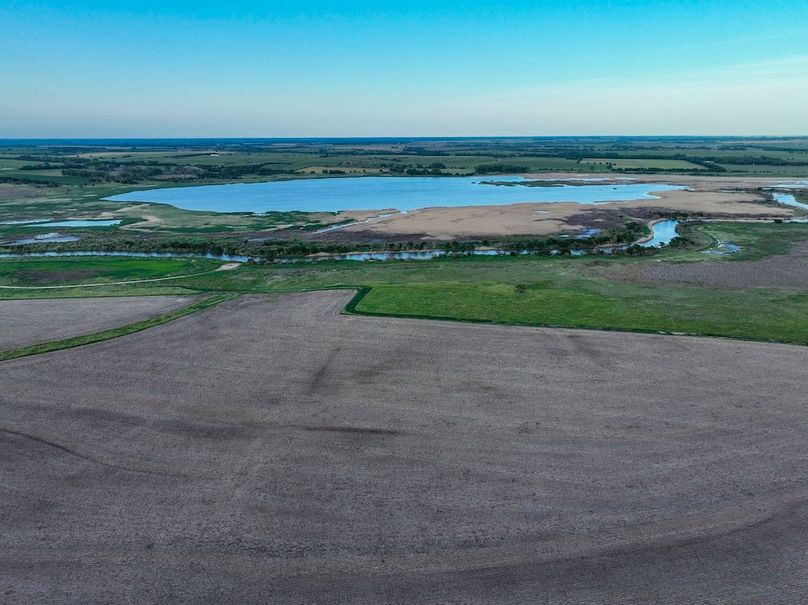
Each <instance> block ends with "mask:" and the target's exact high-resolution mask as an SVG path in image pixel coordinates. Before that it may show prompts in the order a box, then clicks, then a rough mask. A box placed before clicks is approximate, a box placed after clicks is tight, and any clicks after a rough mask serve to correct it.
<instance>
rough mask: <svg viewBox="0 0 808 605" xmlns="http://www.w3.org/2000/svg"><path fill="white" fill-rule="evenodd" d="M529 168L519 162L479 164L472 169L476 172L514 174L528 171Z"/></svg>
mask: <svg viewBox="0 0 808 605" xmlns="http://www.w3.org/2000/svg"><path fill="white" fill-rule="evenodd" d="M529 171H530V168H528V167H527V166H522V165H519V164H506V163H501V164H480V165H479V166H477V167H476V168H475V169H474V172H476V173H477V174H515V173H519V172H529Z"/></svg>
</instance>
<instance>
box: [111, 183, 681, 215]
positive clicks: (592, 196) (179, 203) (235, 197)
mask: <svg viewBox="0 0 808 605" xmlns="http://www.w3.org/2000/svg"><path fill="white" fill-rule="evenodd" d="M486 179H490V180H496V181H497V182H505V183H522V182H526V181H525V179H523V178H522V177H518V176H496V177H479V176H475V177H349V178H325V179H299V180H290V181H271V182H267V183H235V184H230V185H204V186H200V187H172V188H166V189H150V190H147V191H133V192H131V193H123V194H120V195H113V196H111V197H108V198H106V199H108V200H111V201H116V202H150V203H159V204H169V205H171V206H175V207H177V208H181V209H183V210H205V211H211V212H252V213H256V214H261V213H264V212H290V211H293V210H298V211H302V212H339V211H340V210H382V209H387V208H395V209H397V210H400V211H402V212H408V211H410V210H417V209H419V208H430V207H438V206H440V207H445V206H498V205H506V204H518V203H522V202H573V203H578V204H597V203H602V202H627V201H632V200H648V199H655V196H654V195H653V194H654V193H658V192H661V191H672V190H681V189H685V187H682V186H674V185H663V184H659V183H650V184H649V183H625V184H623V183H619V184H614V183H594V182H592V181H586V182H585V184H581V185H561V186H541V187H525V186H519V185H492V184H485V183H482V182H481V181H485V180H486Z"/></svg>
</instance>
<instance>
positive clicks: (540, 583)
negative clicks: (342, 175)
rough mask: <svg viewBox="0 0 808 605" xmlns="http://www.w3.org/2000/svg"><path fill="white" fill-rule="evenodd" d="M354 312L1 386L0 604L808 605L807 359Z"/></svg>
mask: <svg viewBox="0 0 808 605" xmlns="http://www.w3.org/2000/svg"><path fill="white" fill-rule="evenodd" d="M351 294H352V293H347V292H321V293H308V294H295V295H283V296H281V297H280V298H279V299H277V300H276V301H272V300H269V299H264V298H261V297H243V298H241V299H239V300H236V301H233V302H230V303H224V304H221V305H218V306H217V307H214V308H212V309H208V310H206V311H204V312H202V313H198V314H195V315H192V316H187V317H184V318H182V319H179V320H177V321H174V322H171V323H169V324H164V325H161V326H158V327H156V328H153V329H151V330H147V331H145V332H139V333H136V334H132V335H129V336H126V337H123V338H119V339H116V340H112V341H107V342H103V343H97V344H94V345H90V346H86V347H82V348H79V349H74V350H70V351H59V352H54V353H49V354H46V355H41V356H36V357H28V358H21V359H16V360H12V361H10V362H6V363H3V364H0V387H2V388H0V487H2V490H3V494H2V498H0V534H2V541H3V548H2V549H0V595H3V598H2V600H4V601H6V602H23V601H36V602H47V601H59V602H62V601H71V602H88V601H91V602H99V601H100V602H104V601H113V602H121V601H127V600H128V601H133V602H168V601H180V602H188V601H194V602H229V603H254V602H273V603H344V602H352V603H374V604H375V603H414V602H417V603H581V602H587V603H590V602H597V603H616V602H620V603H685V602H699V603H702V602H707V603H759V602H767V603H794V602H800V601H804V600H805V599H806V598H808V585H807V584H806V582H808V573H807V572H808V475H806V472H805V460H806V456H808V440H806V438H805V435H806V434H808V402H806V396H805V368H806V367H808V348H800V347H793V346H786V345H774V344H759V343H743V342H737V341H728V340H711V339H702V338H686V337H668V336H650V335H637V334H616V333H608V332H586V331H573V330H546V329H531V328H510V327H499V326H486V325H475V324H459V323H449V322H432V321H417V320H403V319H401V320H400V319H383V318H372V317H359V316H340V315H338V312H339V310H340V309H341V308H342V307H343V306H344V305H345V303H346V302H347V300H348V299H349V297H350V296H351Z"/></svg>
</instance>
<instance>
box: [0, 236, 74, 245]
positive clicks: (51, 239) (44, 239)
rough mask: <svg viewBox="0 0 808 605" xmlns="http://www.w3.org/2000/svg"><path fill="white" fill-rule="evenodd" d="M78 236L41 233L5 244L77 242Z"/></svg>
mask: <svg viewBox="0 0 808 605" xmlns="http://www.w3.org/2000/svg"><path fill="white" fill-rule="evenodd" d="M79 239H80V238H78V237H74V236H72V235H64V234H62V233H42V234H41V235H35V236H34V237H26V238H23V239H18V240H15V241H13V242H11V243H8V244H6V245H7V246H25V245H28V244H66V243H69V242H77V241H79Z"/></svg>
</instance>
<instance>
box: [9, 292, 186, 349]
mask: <svg viewBox="0 0 808 605" xmlns="http://www.w3.org/2000/svg"><path fill="white" fill-rule="evenodd" d="M193 301H194V297H190V296H127V297H116V298H112V297H106V298H57V299H45V300H3V301H0V351H2V350H4V349H13V348H16V347H23V346H27V345H32V344H37V343H40V342H47V341H51V340H62V339H64V338H71V337H73V336H81V335H83V334H91V333H93V332H100V331H101V330H108V329H110V328H115V327H118V326H122V325H126V324H130V323H135V322H138V321H141V320H144V319H148V318H149V317H154V316H155V315H160V314H161V313H167V312H168V311H172V310H174V309H179V308H180V307H184V306H186V305H190V304H191V303H192V302H193Z"/></svg>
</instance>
